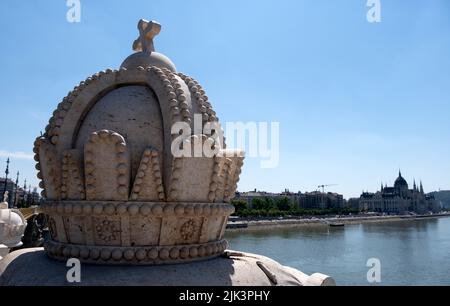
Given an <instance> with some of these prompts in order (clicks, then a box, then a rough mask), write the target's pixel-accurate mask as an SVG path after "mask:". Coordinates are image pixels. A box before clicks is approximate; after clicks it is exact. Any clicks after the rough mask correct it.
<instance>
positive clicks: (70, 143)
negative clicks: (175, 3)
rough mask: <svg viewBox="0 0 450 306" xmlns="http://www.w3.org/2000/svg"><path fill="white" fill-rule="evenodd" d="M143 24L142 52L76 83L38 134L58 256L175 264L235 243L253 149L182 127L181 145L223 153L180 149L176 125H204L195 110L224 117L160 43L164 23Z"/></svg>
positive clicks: (50, 247) (51, 247) (209, 119)
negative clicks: (230, 236) (157, 47)
mask: <svg viewBox="0 0 450 306" xmlns="http://www.w3.org/2000/svg"><path fill="white" fill-rule="evenodd" d="M138 28H139V30H140V38H139V39H138V40H137V41H136V42H135V43H134V46H133V47H134V49H135V51H138V52H137V53H135V54H133V55H131V56H130V57H128V58H127V59H126V60H125V62H124V63H123V64H122V66H121V68H120V70H109V69H108V70H106V71H101V72H99V73H96V74H94V75H93V76H91V77H89V78H87V79H86V80H85V81H83V82H81V83H80V84H79V85H78V86H77V87H75V89H74V90H73V91H72V92H70V93H69V94H68V96H67V97H65V98H64V99H63V101H62V102H61V103H60V104H59V105H58V108H57V110H56V111H55V112H54V113H53V117H52V118H51V119H50V121H49V125H48V126H47V128H46V131H45V134H44V135H43V136H41V137H38V138H37V140H36V142H35V147H34V152H35V154H36V155H35V159H36V161H37V165H36V168H37V170H38V178H39V179H40V180H41V183H40V187H41V188H42V189H43V192H42V195H43V196H44V198H45V199H46V201H45V203H44V204H43V206H42V209H43V211H44V213H45V214H46V215H47V217H48V224H49V229H50V233H51V240H50V241H48V242H47V243H46V245H45V250H46V252H47V254H48V255H49V256H50V257H52V258H55V259H58V260H65V259H68V258H79V259H80V260H81V261H82V262H86V263H93V264H132V265H140V264H142V265H146V264H166V263H182V262H189V261H195V260H201V259H206V258H213V257H216V256H219V255H221V254H222V253H223V252H224V250H225V249H226V248H227V242H226V241H224V240H223V234H224V231H225V228H226V225H227V220H228V217H229V215H230V214H232V213H233V211H234V208H233V206H232V205H230V204H229V202H230V200H231V198H232V197H233V196H234V194H235V191H236V186H237V182H238V180H239V175H240V173H241V167H242V165H243V153H242V152H240V151H234V152H231V151H229V150H225V145H224V144H220V143H219V145H217V142H216V141H215V140H217V139H216V138H215V136H214V135H217V134H220V133H218V132H220V131H218V129H216V130H212V131H211V133H205V132H201V133H197V134H195V135H192V134H191V135H182V141H181V142H180V143H179V144H177V145H175V147H178V146H179V147H180V148H185V146H188V145H190V144H193V143H195V144H198V143H200V144H201V145H204V146H205V145H206V146H209V147H211V149H214V150H215V153H214V155H213V156H209V157H207V156H204V155H201V156H199V157H198V156H197V155H196V156H197V157H192V156H181V157H180V156H175V155H174V154H172V151H173V147H174V145H173V144H174V141H175V140H176V139H179V137H180V134H179V131H178V130H175V131H173V130H172V127H173V125H174V124H176V123H180V122H181V123H184V124H185V125H187V126H189V127H192V130H194V128H193V127H194V121H195V118H200V121H201V123H202V124H207V123H216V124H217V123H218V120H219V119H218V118H217V116H216V113H215V112H214V111H213V109H212V106H211V104H210V102H209V100H208V97H207V96H206V95H205V92H204V91H203V89H202V87H201V86H200V85H199V83H198V82H197V81H195V80H194V79H193V78H191V77H188V76H186V75H184V74H181V73H177V72H176V68H175V66H174V65H173V63H172V62H171V61H170V60H169V59H168V58H167V57H165V56H163V55H162V54H159V53H156V52H154V47H153V38H154V36H155V35H157V34H158V33H159V31H160V29H161V26H160V25H159V24H158V23H156V22H147V21H145V20H141V21H140V22H139V25H138ZM219 130H220V128H219ZM188 151H190V150H188ZM225 153H226V154H225ZM230 153H231V154H230Z"/></svg>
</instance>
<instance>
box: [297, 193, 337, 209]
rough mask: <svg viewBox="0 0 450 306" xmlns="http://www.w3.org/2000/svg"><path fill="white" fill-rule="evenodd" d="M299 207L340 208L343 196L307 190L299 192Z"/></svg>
mask: <svg viewBox="0 0 450 306" xmlns="http://www.w3.org/2000/svg"><path fill="white" fill-rule="evenodd" d="M299 207H301V208H305V209H341V208H343V207H344V196H343V195H341V194H337V193H333V192H327V193H324V192H320V191H314V192H307V193H303V194H300V199H299Z"/></svg>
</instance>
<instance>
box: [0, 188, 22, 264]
mask: <svg viewBox="0 0 450 306" xmlns="http://www.w3.org/2000/svg"><path fill="white" fill-rule="evenodd" d="M7 201H8V192H6V193H5V197H4V200H3V202H1V203H0V260H2V258H3V257H4V256H5V255H6V254H8V253H9V249H10V248H14V247H19V246H21V245H22V241H21V240H22V237H23V234H24V232H25V228H26V226H27V221H26V220H25V218H24V217H23V215H22V214H21V213H20V211H19V210H16V209H8V202H7Z"/></svg>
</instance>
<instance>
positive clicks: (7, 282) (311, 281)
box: [0, 248, 335, 286]
mask: <svg viewBox="0 0 450 306" xmlns="http://www.w3.org/2000/svg"><path fill="white" fill-rule="evenodd" d="M227 253H228V254H231V256H230V257H229V258H227V257H219V258H215V259H210V260H204V261H200V262H195V263H188V264H179V265H159V266H144V267H133V266H114V267H110V266H98V265H82V266H81V281H82V282H81V283H79V284H69V283H67V281H66V274H67V271H68V269H69V268H67V267H66V265H65V263H62V262H58V261H54V260H51V259H50V258H48V257H47V256H46V255H45V253H44V251H43V249H41V248H38V249H28V250H21V251H17V252H14V253H11V254H10V255H8V256H6V258H5V259H4V260H3V261H2V262H0V286H34V285H39V286H65V285H79V286H333V285H335V282H334V280H333V279H331V278H330V277H327V276H324V275H322V274H313V275H311V276H308V275H306V274H304V273H302V272H300V271H298V270H296V269H292V268H289V267H285V266H282V265H280V264H279V263H277V262H275V261H273V260H271V259H269V258H267V257H264V256H260V255H255V254H248V253H239V252H234V251H227ZM22 271H27V273H26V274H25V273H22Z"/></svg>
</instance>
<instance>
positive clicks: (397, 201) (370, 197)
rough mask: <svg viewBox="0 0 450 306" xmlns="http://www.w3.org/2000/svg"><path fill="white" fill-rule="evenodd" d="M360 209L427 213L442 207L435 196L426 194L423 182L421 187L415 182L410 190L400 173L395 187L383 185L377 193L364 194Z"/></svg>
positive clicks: (361, 198) (360, 201)
mask: <svg viewBox="0 0 450 306" xmlns="http://www.w3.org/2000/svg"><path fill="white" fill-rule="evenodd" d="M359 209H360V210H361V211H370V212H383V213H406V212H416V213H426V212H430V211H431V212H438V211H439V210H440V206H439V204H438V202H437V201H436V200H435V199H434V196H432V195H426V194H425V192H424V189H423V185H422V182H420V186H417V185H416V182H414V184H413V188H412V189H410V188H409V185H408V183H407V182H406V180H405V179H404V178H403V176H402V173H401V172H399V176H398V178H397V179H396V180H395V183H394V186H393V187H388V186H384V187H383V185H381V190H380V191H377V192H375V193H370V192H363V193H362V194H361V197H360V199H359Z"/></svg>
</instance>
